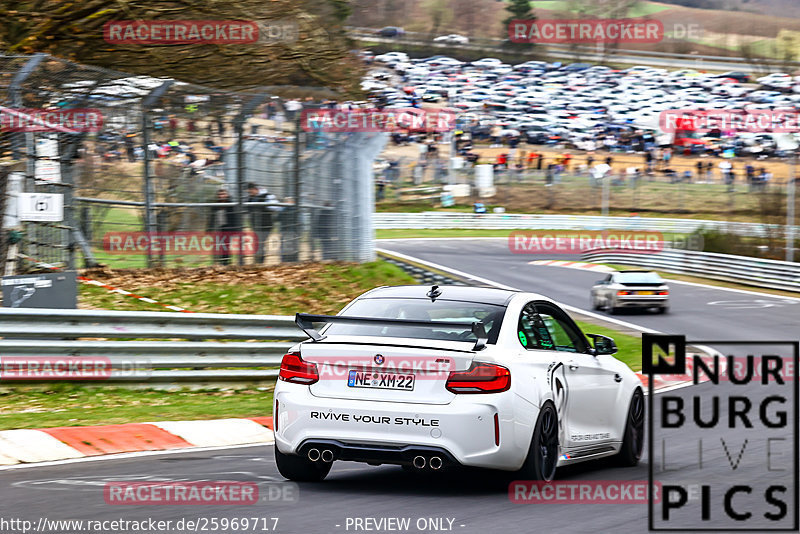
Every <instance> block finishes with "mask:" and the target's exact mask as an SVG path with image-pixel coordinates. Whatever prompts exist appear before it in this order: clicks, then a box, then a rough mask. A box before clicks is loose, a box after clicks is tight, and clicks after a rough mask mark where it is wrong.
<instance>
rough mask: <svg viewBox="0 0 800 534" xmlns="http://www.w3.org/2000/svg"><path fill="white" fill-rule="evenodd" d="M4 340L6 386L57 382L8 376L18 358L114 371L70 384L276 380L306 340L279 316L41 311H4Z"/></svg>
mask: <svg viewBox="0 0 800 534" xmlns="http://www.w3.org/2000/svg"><path fill="white" fill-rule="evenodd" d="M0 336H2V337H3V339H2V340H0V385H13V384H15V383H18V382H45V381H57V380H58V378H56V377H55V376H54V375H53V374H50V375H45V374H44V373H36V372H33V373H32V372H28V373H23V374H22V375H21V374H19V373H17V374H16V375H14V374H13V373H6V372H4V371H7V368H5V367H3V365H4V362H5V363H6V365H8V364H9V359H14V358H16V359H20V358H22V359H32V360H31V361H34V362H35V361H36V360H35V359H34V358H41V359H42V360H41V361H45V362H50V363H51V365H52V363H53V362H55V361H58V362H63V363H69V362H70V361H71V362H73V363H75V362H83V361H86V359H98V360H100V359H101V360H102V362H103V363H105V364H106V365H107V366H108V368H109V373H108V374H107V375H102V376H98V375H97V374H94V375H92V374H88V375H87V376H86V377H78V376H74V375H73V376H70V377H69V380H70V381H74V380H86V381H92V382H98V381H103V380H105V381H112V382H136V383H142V384H148V383H154V382H181V381H183V382H193V383H203V384H206V385H208V384H211V383H220V382H242V381H250V382H259V381H265V380H271V379H274V378H275V377H276V376H277V374H278V370H277V369H276V367H278V366H279V365H280V362H281V359H282V357H283V355H284V354H285V352H286V350H287V349H288V348H290V347H291V346H292V345H294V344H295V343H296V342H297V341H301V340H304V339H306V335H305V334H303V332H302V331H301V330H300V329H298V328H297V326H296V325H295V323H294V317H286V316H279V315H234V314H212V313H170V312H126V311H108V310H51V309H35V308H14V309H11V308H2V309H0ZM31 338H34V339H31ZM85 338H88V339H85ZM98 338H100V339H102V340H98ZM130 339H134V340H135V341H129V340H130ZM224 340H237V341H229V342H225V341H224ZM243 340H248V341H243ZM82 359H83V360H82ZM30 370H31V369H27V371H30Z"/></svg>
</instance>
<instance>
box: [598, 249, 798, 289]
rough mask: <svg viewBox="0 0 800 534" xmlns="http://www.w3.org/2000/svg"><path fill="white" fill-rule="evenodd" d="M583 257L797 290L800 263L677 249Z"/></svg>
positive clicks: (608, 252) (602, 252)
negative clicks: (650, 252) (655, 252)
mask: <svg viewBox="0 0 800 534" xmlns="http://www.w3.org/2000/svg"><path fill="white" fill-rule="evenodd" d="M582 258H583V259H584V260H586V261H591V262H595V263H618V264H623V265H634V266H637V267H647V268H649V269H656V270H659V271H666V272H670V273H677V274H688V275H697V276H701V277H703V278H713V279H715V280H724V281H726V282H736V283H739V284H745V285H749V286H756V287H767V288H771V289H781V290H784V291H800V264H798V263H793V262H787V261H777V260H766V259H759V258H751V257H748V256H734V255H732V254H716V253H713V252H696V251H690V250H676V249H664V250H662V251H661V252H659V253H657V254H639V253H630V252H624V251H615V250H590V251H586V252H584V253H583V254H582Z"/></svg>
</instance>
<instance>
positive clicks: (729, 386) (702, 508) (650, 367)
mask: <svg viewBox="0 0 800 534" xmlns="http://www.w3.org/2000/svg"><path fill="white" fill-rule="evenodd" d="M687 344H691V345H695V346H700V345H702V346H713V347H715V350H712V351H711V355H710V356H708V355H692V356H691V358H692V359H691V361H690V362H687V354H686V346H687ZM798 345H800V344H799V343H798V342H797V341H766V342H765V341H692V342H687V341H686V338H685V337H684V336H670V335H655V334H643V336H642V364H643V365H642V367H643V372H644V373H646V374H647V375H648V376H649V378H650V380H649V386H648V387H649V399H648V410H649V416H648V417H649V421H648V423H649V424H648V457H649V458H648V459H649V462H648V464H649V495H650V496H651V498H649V499H648V508H649V514H648V516H649V529H650V530H651V531H672V532H677V531H682V532H698V531H723V530H724V531H737V532H754V531H787V532H789V531H793V532H797V529H798V526H799V523H800V521H798V517H799V515H798V502H797V500H798V489H799V488H798V478H799V477H798V380H797V379H796V378H795V376H794V375H795V373H796V370H797V365H798V353H800V348H799V347H798ZM729 349H730V350H732V351H733V353H728V354H726V355H723V354H722V353H720V352H718V350H725V351H726V352H727V351H728V350H729ZM654 357H655V360H654ZM687 363H691V364H692V365H691V366H688V365H687ZM689 367H691V368H689ZM687 370H688V372H689V375H690V376H691V377H692V380H693V383H694V386H693V387H691V388H682V389H673V390H668V391H665V392H661V393H659V394H658V395H654V391H653V382H654V380H653V378H654V376H656V375H683V374H685V373H686V372H687ZM734 370H736V372H734ZM656 485H658V486H660V492H659V493H660V498H659V499H657V500H656V499H653V498H652V495H654V494H655V492H654V488H655V487H656Z"/></svg>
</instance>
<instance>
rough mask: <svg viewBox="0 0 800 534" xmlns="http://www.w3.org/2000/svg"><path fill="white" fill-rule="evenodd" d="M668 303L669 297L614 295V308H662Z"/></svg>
mask: <svg viewBox="0 0 800 534" xmlns="http://www.w3.org/2000/svg"><path fill="white" fill-rule="evenodd" d="M668 305H669V297H658V296H650V295H647V296H630V297H620V296H618V297H616V298H615V300H614V306H615V307H616V308H664V307H666V306H668Z"/></svg>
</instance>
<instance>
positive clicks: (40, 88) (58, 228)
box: [0, 54, 386, 271]
mask: <svg viewBox="0 0 800 534" xmlns="http://www.w3.org/2000/svg"><path fill="white" fill-rule="evenodd" d="M311 92H312V91H311V90H309V91H308V92H306V94H310V93H311ZM318 105H319V104H317V103H315V102H313V101H312V100H311V97H302V98H293V99H290V98H285V97H278V96H276V95H274V94H271V93H270V92H269V91H267V90H264V91H251V92H246V93H245V92H228V91H220V90H217V89H214V88H210V87H204V86H198V85H192V84H186V83H181V82H178V81H175V80H170V79H157V78H150V77H146V76H133V75H130V74H127V73H124V72H116V71H112V70H108V69H102V68H96V67H91V66H86V65H80V64H76V63H73V62H70V61H66V60H62V59H57V58H53V57H51V56H48V55H44V54H38V55H34V56H0V106H2V107H0V118H2V120H3V121H4V122H3V123H2V125H0V126H2V127H0V159H2V160H5V161H13V162H17V163H18V165H17V167H15V169H17V171H16V172H12V173H11V174H10V175H9V188H8V189H9V193H8V194H9V200H10V202H9V203H8V204H9V211H8V212H7V215H9V216H10V218H7V219H8V220H7V221H6V223H7V224H6V225H5V228H4V229H5V230H9V229H16V230H18V231H19V232H20V233H21V236H22V240H21V241H20V242H19V244H18V246H17V247H16V249H15V251H12V250H11V249H9V254H12V252H13V253H14V254H16V255H15V256H13V257H12V258H11V259H12V263H14V262H15V261H16V262H17V265H16V267H17V268H21V267H23V266H24V265H22V264H29V263H30V262H39V263H47V264H51V265H59V266H65V267H68V268H74V267H79V266H93V265H98V264H101V265H108V266H109V267H112V268H128V267H145V266H170V267H175V266H201V265H210V264H213V263H217V264H223V265H237V264H238V265H249V264H256V263H265V264H274V263H279V262H296V261H311V260H323V259H324V260H344V261H369V260H371V259H373V257H374V252H373V243H372V239H373V237H372V236H373V232H372V221H371V213H372V209H373V174H372V173H373V171H372V161H373V159H374V158H375V157H376V156H377V154H378V153H379V152H380V151H381V149H382V148H383V146H384V145H385V143H386V135H385V134H380V133H319V132H305V131H303V130H302V129H301V128H300V114H301V112H302V109H304V107H316V106H318ZM65 117H66V119H65ZM15 187H16V189H15ZM15 191H17V192H26V193H39V194H44V195H47V194H63V195H64V197H63V201H64V212H63V220H59V221H41V220H40V221H35V222H31V221H20V220H19V217H17V216H16V215H17V214H16V213H15V212H14V208H15V207H16V206H17V205H19V202H21V197H19V196H18V194H17V193H15ZM28 200H29V199H26V202H27V201H28ZM40 200H41V199H40ZM23 218H24V217H23ZM7 271H8V269H7Z"/></svg>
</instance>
